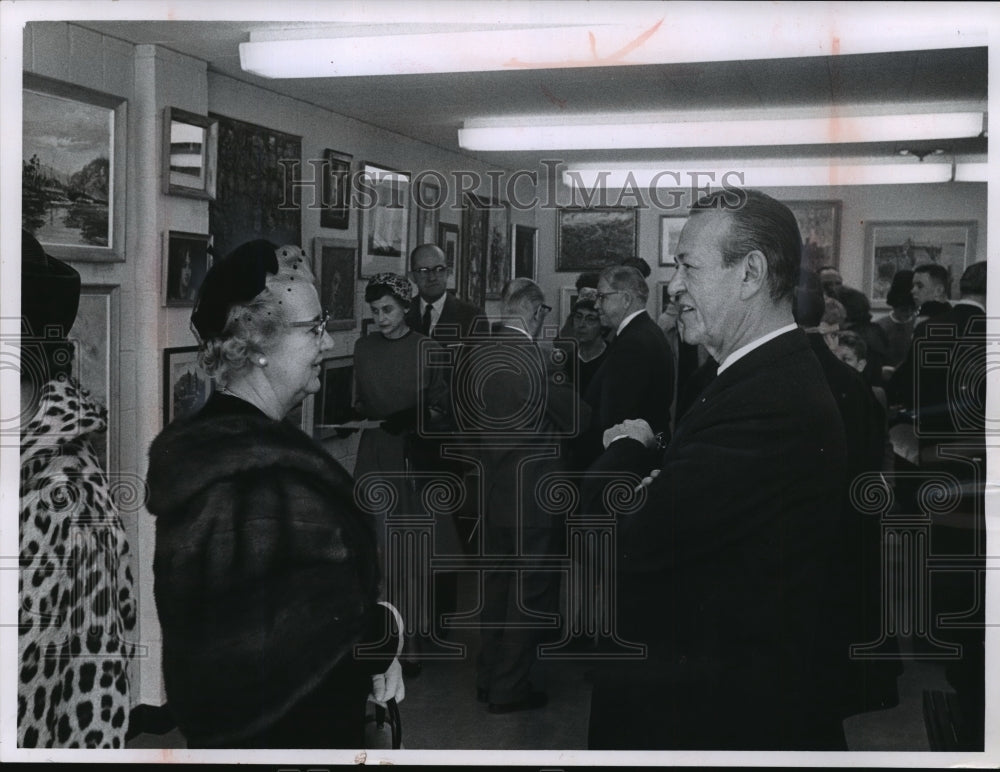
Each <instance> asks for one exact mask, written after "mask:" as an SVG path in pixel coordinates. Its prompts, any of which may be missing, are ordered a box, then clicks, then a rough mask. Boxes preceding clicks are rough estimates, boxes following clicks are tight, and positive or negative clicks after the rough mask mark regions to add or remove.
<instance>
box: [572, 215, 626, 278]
mask: <svg viewBox="0 0 1000 772" xmlns="http://www.w3.org/2000/svg"><path fill="white" fill-rule="evenodd" d="M637 243H638V219H637V217H636V210H635V209H633V208H629V207H589V208H584V207H567V208H563V209H560V210H559V228H558V230H557V231H556V271H558V272H574V273H579V272H581V271H594V270H600V269H602V268H606V267H607V266H609V265H617V264H619V263H621V262H622V260H624V259H625V258H628V257H635V255H636V246H637Z"/></svg>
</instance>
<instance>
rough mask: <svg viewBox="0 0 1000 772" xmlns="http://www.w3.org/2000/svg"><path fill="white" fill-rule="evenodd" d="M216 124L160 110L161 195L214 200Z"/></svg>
mask: <svg viewBox="0 0 1000 772" xmlns="http://www.w3.org/2000/svg"><path fill="white" fill-rule="evenodd" d="M218 150H219V122H218V121H217V120H216V119H214V118H209V117H207V116H205V115H198V114H197V113H189V112H187V111H186V110H178V109H177V108H176V107H166V108H164V110H163V192H164V193H166V194H167V195H171V196H189V197H190V198H201V199H208V200H212V199H214V198H215V175H216V173H217V171H218Z"/></svg>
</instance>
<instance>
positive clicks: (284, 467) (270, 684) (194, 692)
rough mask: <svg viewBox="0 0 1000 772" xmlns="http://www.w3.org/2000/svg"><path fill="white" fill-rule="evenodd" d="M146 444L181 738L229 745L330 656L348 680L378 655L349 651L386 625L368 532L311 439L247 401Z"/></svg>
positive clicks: (279, 714)
mask: <svg viewBox="0 0 1000 772" xmlns="http://www.w3.org/2000/svg"><path fill="white" fill-rule="evenodd" d="M219 397H220V395H215V396H214V397H213V400H216V402H218V400H219ZM222 399H223V400H225V399H232V398H222ZM240 404H245V403H240ZM211 405H213V402H211V401H210V403H209V406H211ZM149 455H150V464H149V473H148V482H149V487H150V500H149V507H148V508H149V511H150V512H151V513H153V515H155V517H156V553H155V558H154V563H153V574H154V592H155V596H156V608H157V611H158V613H159V617H160V624H161V626H162V630H163V677H164V682H165V686H166V691H167V699H168V702H169V705H170V709H171V712H172V713H173V715H174V718H175V720H176V721H177V724H178V726H179V727H180V729H181V731H182V732H183V733H184V734H185V736H186V737H188V739H189V741H192V740H193V741H194V742H196V743H197V744H199V745H203V746H238V745H240V744H241V742H248V740H247V738H251V737H253V736H254V735H260V734H261V733H263V732H266V731H267V730H268V729H269V727H272V726H273V725H274V724H276V723H277V722H278V721H279V720H281V719H283V718H285V717H286V716H288V714H289V712H290V711H293V709H295V708H296V706H297V705H299V704H301V702H302V701H303V699H304V698H307V697H309V696H311V695H313V694H314V693H315V692H316V690H317V688H318V687H320V686H321V685H322V687H323V688H324V689H328V688H330V686H329V685H330V679H331V673H332V672H335V668H338V669H341V670H344V671H345V672H347V671H350V673H351V675H352V677H351V678H350V679H348V680H349V681H350V683H351V684H353V685H354V686H352V688H356V685H357V684H358V683H359V681H358V679H357V677H356V676H357V671H358V669H363V670H367V672H368V673H372V674H373V673H377V672H381V671H383V670H384V669H385V667H386V665H387V664H388V662H387V661H385V660H381V661H378V660H365V659H357V661H355V659H356V658H352V651H353V649H354V646H355V644H358V643H360V642H363V641H371V640H379V636H384V624H385V612H384V609H382V607H380V606H378V605H377V596H376V594H377V584H378V568H377V562H376V552H375V534H374V532H373V530H372V528H371V526H370V524H369V523H368V522H367V521H366V520H365V519H364V516H363V515H362V514H361V513H360V512H359V511H358V510H357V508H356V507H355V505H354V500H353V483H352V480H351V478H350V476H349V475H348V474H347V472H346V471H344V469H343V468H342V467H341V466H340V465H339V464H337V462H336V461H334V460H333V459H332V458H331V457H330V456H328V455H327V454H326V453H325V452H324V451H323V450H322V449H321V448H320V447H319V446H318V445H317V444H316V443H315V442H313V440H312V439H310V438H309V437H308V436H306V435H305V434H304V433H303V432H301V431H300V430H299V429H298V428H296V427H294V426H291V425H290V424H287V423H284V422H281V421H274V420H271V419H269V418H267V417H266V416H264V415H263V414H260V413H256V412H253V409H250V410H242V411H235V412H233V411H229V412H227V411H216V412H214V413H212V412H210V411H209V412H208V413H206V412H204V411H203V413H201V414H199V415H197V416H195V417H193V418H191V419H187V420H182V421H177V422H174V423H173V424H171V425H170V426H169V427H167V428H166V429H165V430H164V431H163V432H162V433H161V434H160V435H159V436H158V437H157V438H156V439H155V440H154V442H153V444H152V446H151V448H150V452H149ZM394 646H395V644H394V643H393V648H394ZM391 656H392V655H389V660H390V661H391ZM366 681H368V679H367V677H365V678H363V679H361V681H360V683H362V684H364V683H365V682H366ZM346 682H347V681H345V683H346ZM367 685H368V686H370V682H369V683H368V684H367ZM365 694H366V693H362V694H361V695H360V700H361V706H360V707H361V708H362V709H363V702H364V698H365ZM249 742H252V740H251V741H249Z"/></svg>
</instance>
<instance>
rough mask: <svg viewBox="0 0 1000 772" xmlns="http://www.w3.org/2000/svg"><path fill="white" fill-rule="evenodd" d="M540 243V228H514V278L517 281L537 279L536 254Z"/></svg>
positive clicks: (516, 226)
mask: <svg viewBox="0 0 1000 772" xmlns="http://www.w3.org/2000/svg"><path fill="white" fill-rule="evenodd" d="M537 242H538V228H532V227H530V226H528V225H515V226H514V250H513V251H514V254H513V259H514V265H513V271H512V274H511V275H512V276H513V277H514V278H515V279H517V278H521V277H522V276H523V277H524V278H526V279H532V280H534V278H535V253H536V248H537Z"/></svg>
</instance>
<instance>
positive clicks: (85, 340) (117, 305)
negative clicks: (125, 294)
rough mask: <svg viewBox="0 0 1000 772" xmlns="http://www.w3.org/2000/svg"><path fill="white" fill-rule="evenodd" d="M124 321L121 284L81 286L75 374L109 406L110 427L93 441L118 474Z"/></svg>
mask: <svg viewBox="0 0 1000 772" xmlns="http://www.w3.org/2000/svg"><path fill="white" fill-rule="evenodd" d="M120 323H121V288H120V287H119V286H117V285H108V284H84V285H82V286H81V287H80V305H79V307H78V309H77V312H76V319H75V320H74V322H73V327H72V328H70V331H69V336H68V338H69V340H70V341H71V342H72V343H73V346H74V350H75V356H74V358H73V375H74V376H75V377H76V378H77V380H78V381H79V382H80V385H81V386H83V387H84V388H85V389H86V390H87V391H89V392H90V396H91V397H93V398H94V400H95V401H97V402H99V403H100V404H103V405H104V406H105V407H106V408H107V411H108V428H107V431H105V432H95V433H93V434H92V435H91V436H90V442H91V444H92V445H93V447H94V452H95V453H96V454H97V458H98V461H99V462H100V463H101V466H102V468H103V469H104V470H105V471H106V472H107V473H108V474H115V473H117V472H118V471H119V469H120V460H119V452H118V449H119V441H120V437H121V404H120V394H121V384H120V378H121V368H120V366H119V361H120V360H119V347H118V341H119V340H121V327H120Z"/></svg>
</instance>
